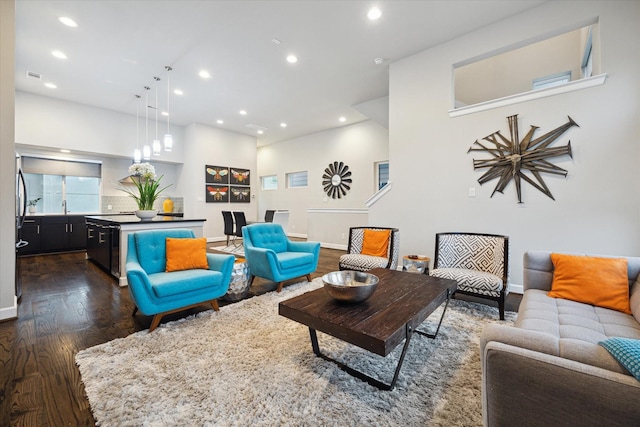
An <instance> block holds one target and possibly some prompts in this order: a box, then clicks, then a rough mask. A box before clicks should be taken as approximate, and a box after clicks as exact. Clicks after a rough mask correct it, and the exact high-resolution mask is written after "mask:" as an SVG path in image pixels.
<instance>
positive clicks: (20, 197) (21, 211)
mask: <svg viewBox="0 0 640 427" xmlns="http://www.w3.org/2000/svg"><path fill="white" fill-rule="evenodd" d="M21 160H22V159H21V158H20V155H19V154H18V153H16V298H17V299H18V301H20V297H21V296H22V278H21V272H20V259H19V256H20V249H21V248H24V247H25V246H27V245H28V244H29V242H26V241H24V240H22V238H21V234H22V233H21V231H20V230H21V229H22V226H23V225H24V218H25V215H26V214H27V185H26V183H25V180H24V175H23V174H22V167H21V166H22V165H21Z"/></svg>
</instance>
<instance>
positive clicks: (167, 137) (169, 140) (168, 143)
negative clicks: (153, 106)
mask: <svg viewBox="0 0 640 427" xmlns="http://www.w3.org/2000/svg"><path fill="white" fill-rule="evenodd" d="M164 68H165V69H166V70H167V133H165V134H164V151H171V150H172V149H173V137H172V136H171V132H170V131H169V116H170V114H171V113H170V110H169V95H170V93H171V92H170V87H169V73H170V72H171V70H172V69H173V68H171V67H169V66H168V65H167V66H165V67H164Z"/></svg>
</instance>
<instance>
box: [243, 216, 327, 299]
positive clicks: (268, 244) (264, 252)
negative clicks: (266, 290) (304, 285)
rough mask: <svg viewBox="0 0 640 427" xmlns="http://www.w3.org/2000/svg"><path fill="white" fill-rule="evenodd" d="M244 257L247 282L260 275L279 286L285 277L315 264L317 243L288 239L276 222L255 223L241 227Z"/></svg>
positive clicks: (308, 271) (305, 273)
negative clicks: (249, 276)
mask: <svg viewBox="0 0 640 427" xmlns="http://www.w3.org/2000/svg"><path fill="white" fill-rule="evenodd" d="M242 240H243V244H244V257H245V258H246V259H247V264H249V272H250V274H251V279H250V280H251V282H253V279H254V278H255V277H256V276H257V277H262V278H264V279H267V280H271V281H272V282H276V283H277V285H278V286H277V291H278V292H280V291H281V290H282V286H283V285H284V282H285V281H286V280H290V279H295V278H296V277H302V276H307V280H308V281H309V282H310V281H311V273H313V272H314V271H316V270H317V268H318V259H319V258H320V243H317V242H297V241H292V240H289V238H288V237H287V235H286V234H285V232H284V229H283V228H282V226H281V225H280V224H275V223H269V222H267V223H256V224H249V225H247V226H245V227H243V228H242Z"/></svg>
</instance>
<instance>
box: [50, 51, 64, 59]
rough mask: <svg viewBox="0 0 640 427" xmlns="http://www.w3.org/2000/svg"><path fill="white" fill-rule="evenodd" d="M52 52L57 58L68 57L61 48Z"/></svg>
mask: <svg viewBox="0 0 640 427" xmlns="http://www.w3.org/2000/svg"><path fill="white" fill-rule="evenodd" d="M51 54H52V55H53V56H55V57H56V58H60V59H67V55H65V54H64V52H62V51H60V50H53V51H51Z"/></svg>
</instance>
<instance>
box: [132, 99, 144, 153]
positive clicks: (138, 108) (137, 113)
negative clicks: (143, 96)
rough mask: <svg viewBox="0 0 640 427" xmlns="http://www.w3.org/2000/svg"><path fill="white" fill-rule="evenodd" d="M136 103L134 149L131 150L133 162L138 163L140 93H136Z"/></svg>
mask: <svg viewBox="0 0 640 427" xmlns="http://www.w3.org/2000/svg"><path fill="white" fill-rule="evenodd" d="M136 98H137V101H138V104H137V105H136V149H135V150H133V162H134V163H140V161H141V160H142V152H141V151H140V95H136Z"/></svg>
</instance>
